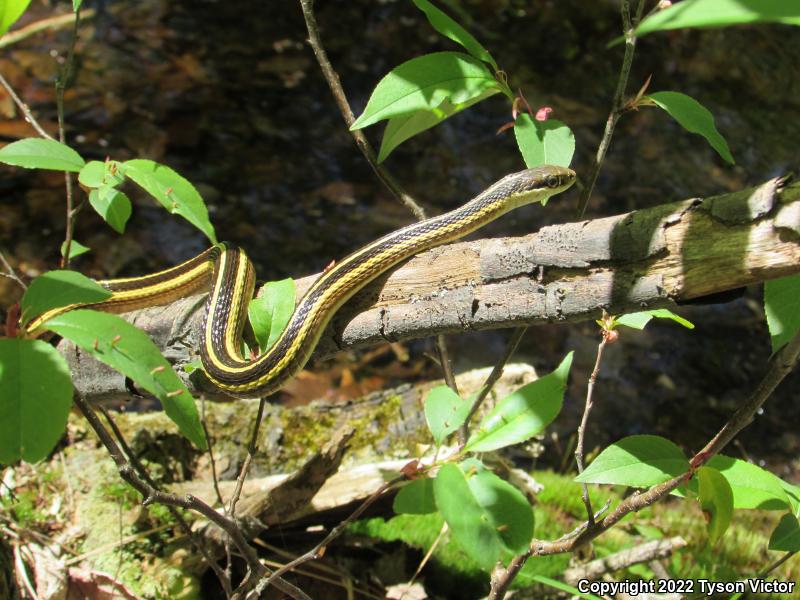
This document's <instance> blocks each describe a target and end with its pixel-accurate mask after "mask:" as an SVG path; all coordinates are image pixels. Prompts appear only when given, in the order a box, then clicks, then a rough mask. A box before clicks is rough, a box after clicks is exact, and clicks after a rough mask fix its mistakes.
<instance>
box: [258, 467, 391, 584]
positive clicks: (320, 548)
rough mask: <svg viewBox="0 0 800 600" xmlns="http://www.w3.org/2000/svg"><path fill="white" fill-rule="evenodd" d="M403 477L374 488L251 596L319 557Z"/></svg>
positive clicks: (263, 581) (265, 580)
mask: <svg viewBox="0 0 800 600" xmlns="http://www.w3.org/2000/svg"><path fill="white" fill-rule="evenodd" d="M405 479H406V477H405V475H400V476H398V477H395V478H394V479H392V480H390V481H387V482H385V483H384V484H383V485H382V486H380V487H379V488H378V489H377V490H375V491H374V492H373V493H372V495H371V496H370V497H369V498H367V499H366V500H364V502H362V503H361V505H360V506H359V507H358V508H357V509H355V510H354V511H353V512H352V513H351V514H350V516H349V517H347V518H346V519H345V520H344V521H342V522H340V523H339V524H338V525H336V526H335V527H334V528H333V529H331V531H330V533H328V535H326V536H325V539H323V540H322V541H321V542H320V543H318V544H317V545H316V546H314V547H313V548H312V549H311V550H309V551H308V552H306V553H305V554H302V555H301V556H298V557H297V558H296V559H294V560H293V561H291V562H288V563H286V564H285V565H283V567H281V568H280V569H278V570H277V571H275V572H274V573H273V574H272V575H270V576H269V577H268V578H266V579H262V580H261V581H260V582H259V584H258V585H257V586H256V588H255V590H254V595H253V598H259V597H260V594H261V593H262V592H263V591H264V590H265V589H267V586H268V585H270V584H271V583H272V582H273V581H272V580H273V579H274V578H277V577H280V576H281V575H283V574H284V573H287V572H289V571H291V570H292V569H294V568H295V567H297V566H299V565H302V564H303V563H306V562H308V561H310V560H316V559H318V558H320V557H321V556H322V555H323V554H324V553H325V550H326V549H327V547H328V546H329V545H330V544H331V542H333V540H335V539H336V538H337V537H339V536H340V535H341V534H342V533H343V532H344V530H345V528H347V526H348V525H350V523H352V522H353V521H355V520H356V519H358V518H359V517H360V516H361V515H362V514H363V513H364V511H365V510H367V508H369V507H370V506H371V505H372V504H373V503H374V502H375V501H376V500H378V498H380V497H381V496H382V495H383V494H384V493H385V492H387V491H388V490H389V489H391V488H392V487H393V486H395V485H397V484H398V483H400V482H401V481H404V480H405Z"/></svg>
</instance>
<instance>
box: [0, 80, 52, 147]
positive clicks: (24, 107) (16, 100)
mask: <svg viewBox="0 0 800 600" xmlns="http://www.w3.org/2000/svg"><path fill="white" fill-rule="evenodd" d="M0 85H2V86H3V87H4V88H5V90H6V91H7V92H8V95H9V96H11V99H12V100H13V101H14V104H16V105H17V107H18V108H19V110H20V111H21V112H22V115H23V116H24V117H25V121H27V122H28V123H30V125H31V127H33V128H34V129H35V130H36V133H38V134H39V135H40V136H42V137H43V138H47V139H48V140H54V139H55V138H54V137H53V136H52V135H50V134H49V133H47V132H46V131H45V130H44V128H43V127H42V126H41V125H39V121H37V120H36V117H34V116H33V113H32V112H31V109H30V108H29V107H28V105H27V104H25V103H24V102H23V101H22V99H21V98H20V97H19V96H17V93H16V92H15V91H14V88H12V87H11V84H10V83H8V81H6V78H5V77H3V75H2V74H0Z"/></svg>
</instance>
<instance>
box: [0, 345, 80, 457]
mask: <svg viewBox="0 0 800 600" xmlns="http://www.w3.org/2000/svg"><path fill="white" fill-rule="evenodd" d="M71 405H72V379H71V378H70V374H69V366H68V365H67V361H66V360H64V357H63V356H61V354H59V352H58V350H56V349H55V348H54V347H53V346H51V345H50V344H47V343H45V342H43V341H41V340H22V339H15V338H0V464H6V465H10V464H12V463H14V462H16V461H17V460H19V459H23V460H26V461H28V462H36V461H38V460H42V459H43V458H45V457H46V456H47V455H48V454H49V453H50V451H51V450H52V449H53V447H54V446H55V445H56V443H57V442H58V440H59V439H60V438H61V435H62V434H63V433H64V429H65V428H66V426H67V417H68V416H69V408H70V406H71Z"/></svg>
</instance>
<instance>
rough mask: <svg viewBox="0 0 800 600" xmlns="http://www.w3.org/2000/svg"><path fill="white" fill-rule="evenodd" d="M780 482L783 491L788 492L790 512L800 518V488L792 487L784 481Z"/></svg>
mask: <svg viewBox="0 0 800 600" xmlns="http://www.w3.org/2000/svg"><path fill="white" fill-rule="evenodd" d="M780 482H781V487H782V488H783V491H784V492H786V498H787V499H788V500H789V507H790V510H791V511H792V512H794V514H795V515H798V516H800V486H797V485H792V484H791V483H789V482H787V481H784V480H783V479H781V480H780Z"/></svg>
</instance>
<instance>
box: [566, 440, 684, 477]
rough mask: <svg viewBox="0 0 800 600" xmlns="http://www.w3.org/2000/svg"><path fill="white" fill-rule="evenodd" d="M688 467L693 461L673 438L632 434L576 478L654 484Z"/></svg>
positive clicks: (614, 445) (675, 475) (681, 472)
mask: <svg viewBox="0 0 800 600" xmlns="http://www.w3.org/2000/svg"><path fill="white" fill-rule="evenodd" d="M688 470H689V461H688V460H687V459H686V456H685V455H684V454H683V452H682V451H681V449H680V448H678V446H676V445H675V444H673V443H672V442H671V441H669V440H667V439H664V438H662V437H658V436H655V435H632V436H630V437H626V438H624V439H622V440H620V441H618V442H617V443H615V444H612V445H611V446H609V447H608V448H606V449H605V450H603V451H602V452H601V453H600V454H599V455H598V456H597V458H595V459H594V460H593V461H592V462H591V464H590V465H589V466H588V467H587V468H586V469H585V470H584V471H583V473H581V474H580V475H578V476H577V477H576V478H575V481H577V482H580V483H611V484H616V485H629V486H632V487H650V486H651V485H657V484H659V483H662V482H664V481H667V480H669V479H672V478H673V477H677V476H678V475H682V474H683V473H686V472H687V471H688Z"/></svg>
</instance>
